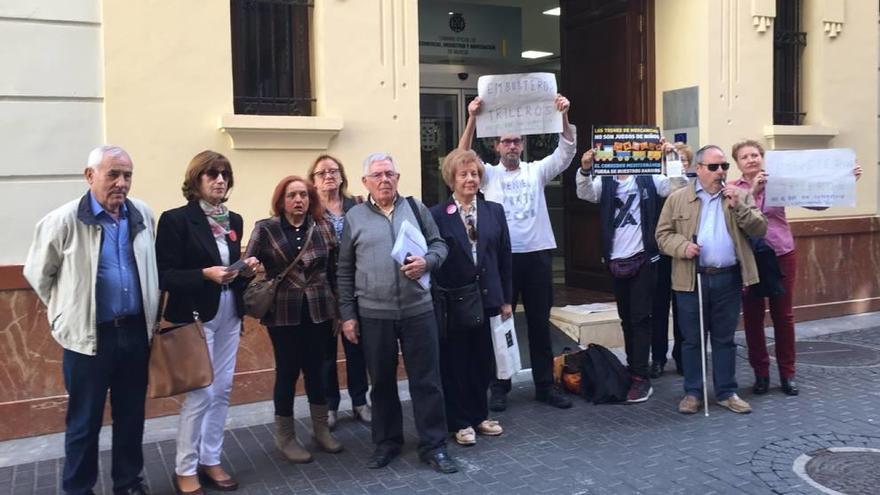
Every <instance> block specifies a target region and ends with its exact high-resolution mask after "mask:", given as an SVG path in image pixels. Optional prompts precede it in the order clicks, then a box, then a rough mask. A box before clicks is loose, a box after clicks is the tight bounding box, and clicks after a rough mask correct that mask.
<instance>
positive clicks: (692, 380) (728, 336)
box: [675, 270, 742, 400]
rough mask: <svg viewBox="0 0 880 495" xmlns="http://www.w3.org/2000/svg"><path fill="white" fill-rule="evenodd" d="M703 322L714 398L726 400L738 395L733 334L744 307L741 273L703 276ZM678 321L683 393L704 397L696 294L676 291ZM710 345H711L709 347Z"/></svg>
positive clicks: (698, 311) (733, 272) (732, 272)
mask: <svg viewBox="0 0 880 495" xmlns="http://www.w3.org/2000/svg"><path fill="white" fill-rule="evenodd" d="M701 277H702V279H703V322H704V325H705V330H706V332H707V333H708V334H709V340H710V342H711V343H712V381H713V383H714V385H715V398H716V399H717V400H724V399H727V398H728V397H730V396H731V395H733V394H735V393H736V389H737V383H736V343H734V341H733V334H734V332H736V323H737V321H738V320H739V311H740V307H741V306H742V277H741V275H740V272H739V271H738V270H736V271H730V272H724V273H719V274H716V275H708V274H702V275H701ZM675 298H676V303H677V305H678V322H679V326H680V327H681V334H682V337H683V338H684V342H683V344H682V352H681V356H682V361H683V362H682V365H683V366H682V367H683V368H684V392H685V393H686V394H688V395H693V396H695V397H702V395H703V385H702V378H701V374H702V372H701V370H700V368H701V365H700V309H699V302H698V299H697V291H696V290H694V291H692V292H678V291H676V292H675ZM707 346H708V344H707Z"/></svg>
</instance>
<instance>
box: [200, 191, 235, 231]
mask: <svg viewBox="0 0 880 495" xmlns="http://www.w3.org/2000/svg"><path fill="white" fill-rule="evenodd" d="M199 206H201V207H202V211H204V212H205V216H207V217H208V225H210V226H211V233H212V234H214V237H215V238H217V239H221V238H223V237H226V234H228V233H229V208H227V207H226V205H224V204H223V203H220V204H219V205H212V204H211V203H208V202H207V201H205V200H199Z"/></svg>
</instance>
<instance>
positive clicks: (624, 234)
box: [575, 171, 680, 260]
mask: <svg viewBox="0 0 880 495" xmlns="http://www.w3.org/2000/svg"><path fill="white" fill-rule="evenodd" d="M651 178H652V179H654V187H655V188H656V189H657V195H658V196H660V197H661V198H665V197H667V196H669V193H670V191H671V190H672V189H673V186H672V184H670V179H669V177H666V176H665V175H652V176H651ZM614 180H615V181H616V182H617V191H616V198H615V201H614V203H615V205H614V243H613V245H612V246H611V259H612V260H618V259H624V258H629V257H630V256H633V255H636V254H638V253H640V252H642V251H644V250H645V245H644V243H643V242H642V208H641V203H642V201H641V198H640V197H639V186H638V184H636V177H635V176H634V175H630V176H628V177H626V178H625V179H623V180H618V179H616V178H615V179H614ZM575 184H576V186H577V191H576V192H577V197H579V198H581V199H583V200H586V201H589V202H591V203H598V202H599V201H600V200H601V199H602V177H595V178H593V180H590V178H589V177H587V176H585V175H583V174H582V173H581V172H580V171H578V173H577V178H576V179H575ZM676 185H678V184H676ZM679 187H680V186H679Z"/></svg>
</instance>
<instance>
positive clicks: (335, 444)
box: [309, 404, 342, 454]
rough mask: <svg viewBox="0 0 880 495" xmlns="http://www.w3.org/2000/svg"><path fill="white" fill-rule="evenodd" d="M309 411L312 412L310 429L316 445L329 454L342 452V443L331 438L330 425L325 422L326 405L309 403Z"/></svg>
mask: <svg viewBox="0 0 880 495" xmlns="http://www.w3.org/2000/svg"><path fill="white" fill-rule="evenodd" d="M309 411H310V412H311V414H312V429H313V430H314V432H315V436H314V439H315V443H316V444H318V447H321V450H323V451H324V452H329V453H331V454H335V453H337V452H342V444H341V443H339V440H336V439H335V438H333V435H332V434H331V433H330V426H329V425H328V424H327V405H326V404H324V405H320V406H319V405H316V404H309Z"/></svg>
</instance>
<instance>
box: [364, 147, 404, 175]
mask: <svg viewBox="0 0 880 495" xmlns="http://www.w3.org/2000/svg"><path fill="white" fill-rule="evenodd" d="M385 160H388V161H389V162H391V169H392V170H394V171H395V172H397V164H396V163H394V158H391V155H389V154H388V153H385V152H381V151H380V152H377V153H370V154H369V155H367V157H366V158H364V175H367V174H368V173H369V172H370V165H372V164H373V163H375V162H383V161H385Z"/></svg>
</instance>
